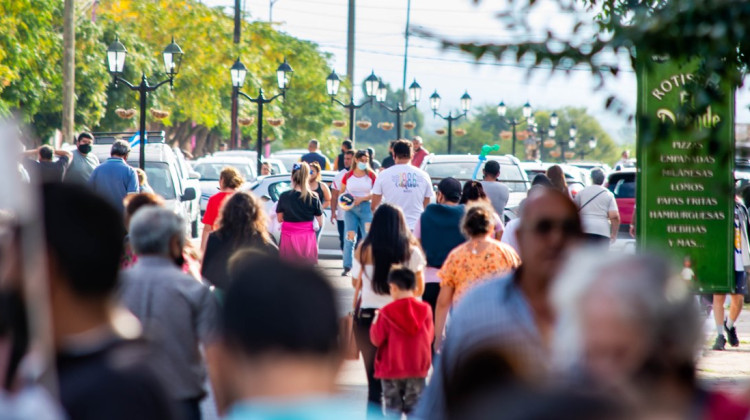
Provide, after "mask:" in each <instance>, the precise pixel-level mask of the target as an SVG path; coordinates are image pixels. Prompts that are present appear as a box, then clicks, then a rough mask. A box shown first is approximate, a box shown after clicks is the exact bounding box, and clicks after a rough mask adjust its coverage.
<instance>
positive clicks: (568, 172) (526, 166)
mask: <svg viewBox="0 0 750 420" xmlns="http://www.w3.org/2000/svg"><path fill="white" fill-rule="evenodd" d="M553 165H558V166H559V167H560V168H562V170H563V174H564V175H565V182H567V183H568V189H569V190H570V193H571V194H572V195H573V196H575V195H576V194H578V191H581V190H582V189H584V188H586V187H587V186H589V185H591V180H590V179H589V174H588V173H587V172H586V171H584V170H582V169H581V168H578V167H575V166H572V165H566V164H564V163H550V162H521V168H522V169H523V170H524V171H526V175H528V177H529V180H530V181H532V182H533V181H534V177H536V176H537V175H540V174H544V173H546V172H547V169H549V167H550V166H553Z"/></svg>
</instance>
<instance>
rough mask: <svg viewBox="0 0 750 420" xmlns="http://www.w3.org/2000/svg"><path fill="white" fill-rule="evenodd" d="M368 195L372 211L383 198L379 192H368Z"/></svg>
mask: <svg viewBox="0 0 750 420" xmlns="http://www.w3.org/2000/svg"><path fill="white" fill-rule="evenodd" d="M370 195H371V196H372V201H371V202H370V209H371V210H372V211H375V210H376V209H377V208H378V206H379V205H380V202H381V201H382V200H383V196H382V195H380V194H370Z"/></svg>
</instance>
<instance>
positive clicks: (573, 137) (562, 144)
mask: <svg viewBox="0 0 750 420" xmlns="http://www.w3.org/2000/svg"><path fill="white" fill-rule="evenodd" d="M568 134H570V140H568V142H567V144H568V148H569V149H570V150H573V149H575V147H576V135H577V134H578V129H577V128H576V126H575V124H573V125H571V126H570V129H569V130H568ZM560 149H561V150H562V161H563V163H565V162H567V161H568V159H567V158H566V157H565V140H561V141H560Z"/></svg>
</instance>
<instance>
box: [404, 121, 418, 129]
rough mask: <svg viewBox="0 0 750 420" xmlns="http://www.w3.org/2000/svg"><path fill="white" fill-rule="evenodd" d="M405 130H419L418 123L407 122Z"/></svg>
mask: <svg viewBox="0 0 750 420" xmlns="http://www.w3.org/2000/svg"><path fill="white" fill-rule="evenodd" d="M404 128H405V129H407V130H414V129H415V128H417V123H415V122H414V121H407V122H405V123H404Z"/></svg>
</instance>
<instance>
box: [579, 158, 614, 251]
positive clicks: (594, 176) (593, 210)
mask: <svg viewBox="0 0 750 420" xmlns="http://www.w3.org/2000/svg"><path fill="white" fill-rule="evenodd" d="M591 182H592V183H593V185H590V186H588V187H586V188H584V189H583V190H581V191H580V192H579V193H578V194H576V197H575V199H574V201H575V202H576V205H578V208H579V210H578V213H579V214H580V215H581V222H582V223H583V232H584V233H585V234H586V238H587V239H588V241H589V242H590V243H591V244H592V245H600V246H602V247H604V248H609V244H610V243H614V242H615V241H616V240H617V232H618V230H619V229H620V211H619V210H618V209H617V201H615V196H614V194H612V192H611V191H609V190H608V189H606V188H604V187H603V186H602V184H604V171H602V170H601V169H599V168H594V169H592V170H591Z"/></svg>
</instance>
